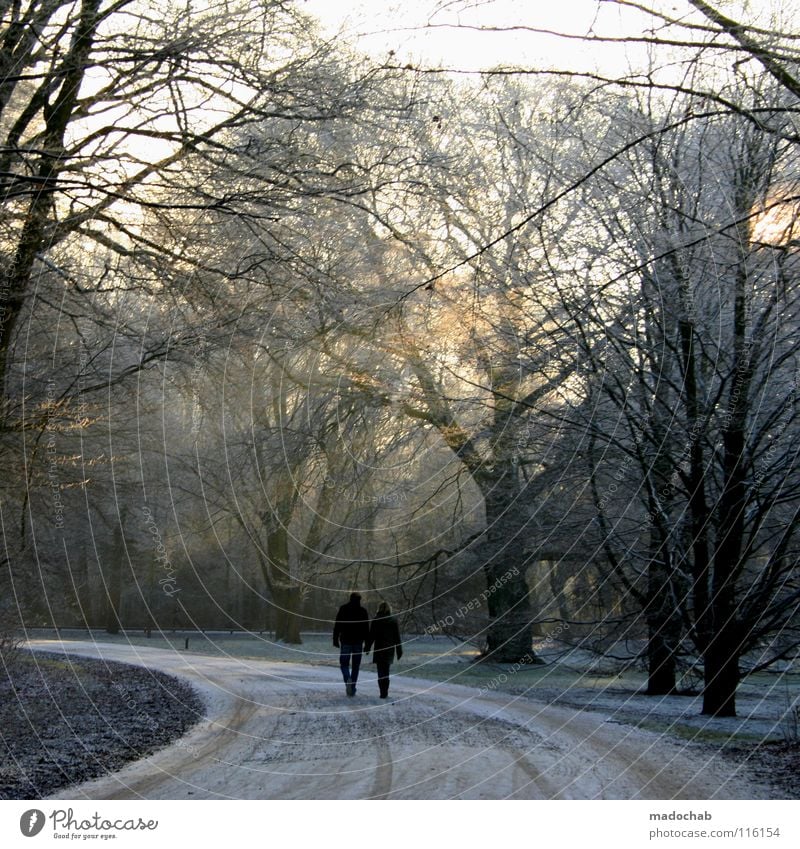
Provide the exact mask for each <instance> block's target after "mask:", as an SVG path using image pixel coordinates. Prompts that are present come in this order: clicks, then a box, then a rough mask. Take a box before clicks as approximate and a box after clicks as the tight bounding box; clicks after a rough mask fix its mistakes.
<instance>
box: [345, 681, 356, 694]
mask: <svg viewBox="0 0 800 849" xmlns="http://www.w3.org/2000/svg"><path fill="white" fill-rule="evenodd" d="M344 688H345V690H346V691H347V695H348V696H354V695H355V694H356V685H355V684H353V683H352V682H351V681H348V682H347V683H346V684H345V685H344Z"/></svg>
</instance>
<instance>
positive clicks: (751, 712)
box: [30, 631, 800, 744]
mask: <svg viewBox="0 0 800 849" xmlns="http://www.w3.org/2000/svg"><path fill="white" fill-rule="evenodd" d="M30 636H31V637H32V638H35V637H37V636H42V637H48V636H53V632H44V631H42V632H32V633H31V634H30ZM62 637H63V639H66V640H69V639H87V638H89V639H93V640H98V641H100V642H103V643H110V644H112V645H139V646H144V647H149V648H161V649H163V648H171V649H175V650H177V651H180V652H182V653H184V654H188V655H193V654H201V655H210V656H222V657H226V656H227V657H231V658H252V659H261V660H271V661H285V662H288V663H303V664H311V665H315V666H334V667H335V666H336V665H337V658H338V650H337V649H335V648H334V647H333V646H332V645H331V639H330V637H329V636H328V635H327V634H316V633H307V634H304V635H303V643H302V645H299V646H290V645H285V644H283V643H276V642H275V641H274V640H273V639H271V637H270V636H269V635H268V634H257V633H254V634H251V635H242V634H238V633H233V634H231V633H229V632H227V631H215V632H206V633H198V632H191V633H190V632H176V633H171V632H167V633H163V634H159V633H156V632H154V633H153V635H152V636H151V637H150V638H148V637H145V636H144V635H143V634H142V632H141V631H135V632H130V633H128V634H120V635H117V636H114V637H112V636H110V635H108V634H106V633H105V632H100V631H95V632H93V633H92V634H91V635H90V634H89V633H88V632H86V631H83V632H81V631H74V632H68V633H67V632H62ZM187 638H188V640H189V648H188V652H187V650H186V648H185V646H186V639H187ZM404 647H405V654H404V656H403V659H402V661H401V662H400V663H398V664H395V665H394V666H393V668H392V669H393V674H394V675H405V676H413V677H415V678H425V679H429V680H432V681H439V682H442V683H451V684H461V685H465V686H468V687H475V688H478V689H479V690H484V691H486V692H487V693H492V692H508V693H513V694H515V695H525V696H526V697H529V698H533V699H536V700H542V701H545V702H548V703H552V704H561V705H566V706H572V707H580V708H583V709H586V710H595V711H601V712H603V713H605V714H607V715H608V716H609V718H610V719H611V720H612V721H617V722H624V723H631V724H634V725H637V726H639V727H643V728H648V729H650V730H655V731H661V732H669V733H672V734H675V735H676V736H679V737H681V738H684V739H697V740H698V741H708V742H712V743H720V744H721V743H725V742H727V741H730V742H733V741H734V740H739V741H742V742H762V741H782V740H784V739H786V738H787V737H792V736H794V737H796V736H797V734H798V731H799V730H800V729H798V728H797V727H796V725H795V718H796V716H797V714H796V709H797V706H798V704H800V672H783V673H781V674H777V673H760V674H758V675H754V676H751V677H747V678H745V679H744V681H743V682H742V684H741V686H740V687H739V692H738V696H737V707H738V713H739V715H738V716H737V717H735V718H720V719H716V718H711V717H706V716H702V715H701V713H700V711H701V707H702V697H701V696H700V695H699V684H700V682H699V680H696V679H694V680H692V679H686V680H684V681H682V688H686V689H692V687H693V688H694V690H695V691H696V695H682V696H662V697H651V696H645V695H643V692H642V691H643V689H644V686H645V683H646V678H645V675H644V672H643V671H636V670H632V669H627V670H624V671H621V670H623V667H624V664H622V663H619V662H617V661H614V660H612V659H609V658H603V657H597V656H596V655H591V654H589V653H588V652H585V651H580V650H575V649H570V648H569V647H568V646H567V645H565V644H562V643H558V642H556V641H544V640H542V641H540V642H539V643H537V644H534V649H535V651H536V654H537V656H538V657H539V658H540V659H542V660H543V661H544V663H543V664H541V665H534V666H509V665H493V664H485V663H483V664H475V663H473V661H474V660H475V658H476V657H477V654H478V652H477V649H476V648H475V647H473V646H470V645H467V644H463V643H462V644H459V643H456V642H454V641H453V640H451V639H449V638H447V637H442V636H431V635H424V636H415V635H410V636H406V637H405V638H404ZM364 668H365V669H367V670H372V669H374V667H373V666H372V664H371V663H370V662H369V660H368V659H365V666H364Z"/></svg>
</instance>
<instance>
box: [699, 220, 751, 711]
mask: <svg viewBox="0 0 800 849" xmlns="http://www.w3.org/2000/svg"><path fill="white" fill-rule="evenodd" d="M739 238H740V240H743V241H740V245H746V244H747V232H746V229H745V228H740V233H739ZM747 278H748V273H747V264H746V258H745V257H744V256H740V259H739V265H738V268H737V274H736V281H735V286H736V289H735V295H734V305H733V337H734V338H733V353H734V356H733V363H732V368H731V376H732V382H731V386H730V392H729V396H728V410H727V414H726V417H725V426H724V428H723V432H722V444H723V459H722V490H721V493H720V497H719V501H718V503H717V511H718V518H717V540H718V541H717V544H716V548H715V551H714V559H713V574H712V578H711V600H710V610H711V637H710V640H709V643H708V647H707V649H706V652H705V655H704V658H703V665H704V679H705V687H704V692H703V713H704V714H708V715H710V716H736V688H737V687H738V685H739V654H740V652H741V644H742V637H741V634H740V626H739V623H738V621H737V616H736V579H737V577H738V575H739V572H740V571H741V567H742V563H741V558H742V546H743V540H744V511H745V505H746V502H747V481H746V469H745V452H746V446H747V409H748V396H749V394H750V387H751V383H752V364H751V351H750V346H749V344H748V340H747V323H748V318H747V302H746V295H745V292H746V287H747Z"/></svg>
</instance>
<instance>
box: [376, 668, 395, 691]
mask: <svg viewBox="0 0 800 849" xmlns="http://www.w3.org/2000/svg"><path fill="white" fill-rule="evenodd" d="M375 665H376V666H377V667H378V692H379V693H380V694H381V695H382V696H388V695H389V667H390V666H391V664H389V663H386V662H383V663H381V662H378V663H376V664H375Z"/></svg>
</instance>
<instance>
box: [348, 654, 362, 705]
mask: <svg viewBox="0 0 800 849" xmlns="http://www.w3.org/2000/svg"><path fill="white" fill-rule="evenodd" d="M351 648H352V651H353V671H352V672H351V673H350V683H351V684H352V685H353V694H354V695H355V692H356V682H357V681H358V670H359V669H360V668H361V653H362V651H363V650H364V647H363V646H352V647H351Z"/></svg>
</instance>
